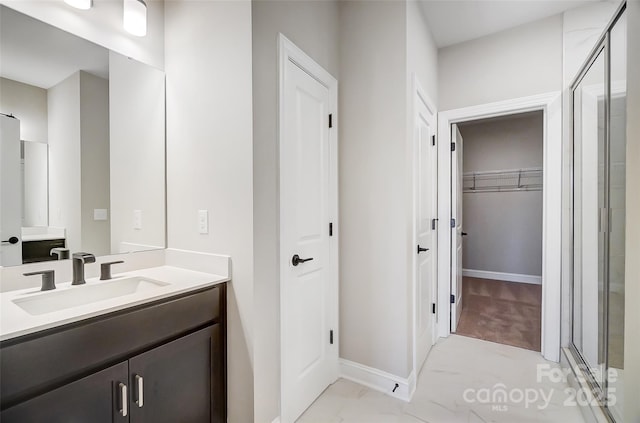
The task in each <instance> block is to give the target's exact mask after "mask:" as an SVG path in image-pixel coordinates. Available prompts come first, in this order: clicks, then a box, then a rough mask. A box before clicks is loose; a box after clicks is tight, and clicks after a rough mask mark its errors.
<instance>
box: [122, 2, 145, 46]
mask: <svg viewBox="0 0 640 423" xmlns="http://www.w3.org/2000/svg"><path fill="white" fill-rule="evenodd" d="M123 24H124V29H125V30H127V32H129V33H130V34H133V35H136V36H138V37H144V36H145V35H147V4H146V3H145V2H144V1H143V0H124V15H123Z"/></svg>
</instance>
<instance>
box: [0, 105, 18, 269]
mask: <svg viewBox="0 0 640 423" xmlns="http://www.w3.org/2000/svg"><path fill="white" fill-rule="evenodd" d="M0 131H1V135H0V241H8V240H9V239H10V238H12V237H15V238H17V240H18V242H16V243H14V244H12V243H9V242H2V244H0V266H17V265H20V264H22V191H21V188H22V184H20V183H17V181H20V178H21V176H20V121H19V120H18V119H15V118H10V117H7V116H5V115H0Z"/></svg>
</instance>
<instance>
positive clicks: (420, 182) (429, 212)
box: [414, 94, 437, 369]
mask: <svg viewBox="0 0 640 423" xmlns="http://www.w3.org/2000/svg"><path fill="white" fill-rule="evenodd" d="M416 96H417V97H418V98H417V99H416V116H415V129H414V130H415V141H414V142H415V145H414V149H415V157H416V159H417V160H416V176H417V181H416V193H415V198H416V203H415V204H416V214H415V215H416V240H417V243H418V246H419V248H420V249H421V250H420V251H416V254H417V259H416V300H417V305H416V323H415V324H416V368H417V369H420V368H421V367H422V364H423V363H424V360H425V359H426V357H427V354H428V353H429V350H430V349H431V346H432V345H433V342H434V336H435V324H436V319H435V316H436V315H435V314H433V313H432V310H431V307H432V303H434V302H435V298H436V295H435V286H436V275H437V273H436V272H437V268H436V263H435V262H436V260H435V257H437V231H436V230H435V228H433V229H432V226H431V219H433V218H435V217H436V215H437V208H436V207H437V202H436V187H437V164H436V157H437V151H436V147H435V145H433V143H432V141H431V137H432V135H434V133H435V116H434V115H433V113H432V112H430V111H429V108H428V107H427V106H426V104H425V103H424V101H423V100H422V98H420V96H419V95H417V94H416ZM424 249H426V251H422V250H424Z"/></svg>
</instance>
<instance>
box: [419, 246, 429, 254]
mask: <svg viewBox="0 0 640 423" xmlns="http://www.w3.org/2000/svg"><path fill="white" fill-rule="evenodd" d="M425 251H429V249H428V248H422V247H420V244H418V254H420V253H423V252H425Z"/></svg>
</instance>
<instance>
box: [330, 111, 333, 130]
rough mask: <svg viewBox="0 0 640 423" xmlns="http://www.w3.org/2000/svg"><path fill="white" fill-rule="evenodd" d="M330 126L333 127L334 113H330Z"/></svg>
mask: <svg viewBox="0 0 640 423" xmlns="http://www.w3.org/2000/svg"><path fill="white" fill-rule="evenodd" d="M329 128H333V114H330V115H329Z"/></svg>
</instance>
